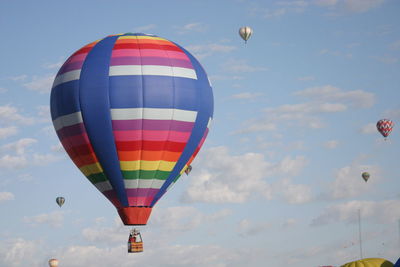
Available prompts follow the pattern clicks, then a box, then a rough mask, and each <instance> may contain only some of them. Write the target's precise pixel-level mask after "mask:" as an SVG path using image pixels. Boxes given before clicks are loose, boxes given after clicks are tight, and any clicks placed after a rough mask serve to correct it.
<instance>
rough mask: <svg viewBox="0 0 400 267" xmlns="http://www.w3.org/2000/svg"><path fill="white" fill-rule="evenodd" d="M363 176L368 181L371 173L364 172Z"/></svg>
mask: <svg viewBox="0 0 400 267" xmlns="http://www.w3.org/2000/svg"><path fill="white" fill-rule="evenodd" d="M361 177H362V178H363V179H364V181H365V182H367V181H368V179H369V177H370V174H369V173H368V172H363V173H362V174H361Z"/></svg>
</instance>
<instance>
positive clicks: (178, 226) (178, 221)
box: [149, 206, 231, 233]
mask: <svg viewBox="0 0 400 267" xmlns="http://www.w3.org/2000/svg"><path fill="white" fill-rule="evenodd" d="M230 213H231V212H230V211H229V210H220V211H217V212H215V213H211V214H204V213H202V212H201V211H199V210H198V209H196V208H194V207H190V206H177V207H168V208H166V209H163V210H158V211H157V213H156V214H154V216H152V218H151V221H150V223H149V224H150V225H151V226H152V227H157V228H161V229H162V231H166V232H169V233H171V232H186V231H190V230H193V229H195V228H197V227H199V226H200V225H204V224H205V223H206V222H207V223H213V222H215V221H218V220H221V219H223V218H225V217H227V216H228V215H230Z"/></svg>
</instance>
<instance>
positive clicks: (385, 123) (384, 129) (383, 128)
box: [376, 119, 394, 138]
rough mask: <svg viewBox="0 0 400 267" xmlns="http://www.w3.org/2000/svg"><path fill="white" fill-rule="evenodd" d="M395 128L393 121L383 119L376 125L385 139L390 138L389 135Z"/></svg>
mask: <svg viewBox="0 0 400 267" xmlns="http://www.w3.org/2000/svg"><path fill="white" fill-rule="evenodd" d="M393 126H394V123H393V121H391V120H388V119H382V120H379V121H378V122H377V123H376V128H377V129H378V131H379V132H380V133H381V135H383V137H385V138H386V137H388V136H389V134H390V133H391V132H392V130H393Z"/></svg>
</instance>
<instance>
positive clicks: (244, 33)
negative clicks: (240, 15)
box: [239, 26, 253, 42]
mask: <svg viewBox="0 0 400 267" xmlns="http://www.w3.org/2000/svg"><path fill="white" fill-rule="evenodd" d="M252 34H253V30H252V29H251V28H250V27H249V26H245V27H242V28H240V29H239V35H240V37H242V39H243V40H245V41H246V42H247V40H249V38H250V36H251V35H252Z"/></svg>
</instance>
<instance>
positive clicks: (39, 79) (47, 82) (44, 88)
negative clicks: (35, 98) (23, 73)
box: [23, 74, 54, 94]
mask: <svg viewBox="0 0 400 267" xmlns="http://www.w3.org/2000/svg"><path fill="white" fill-rule="evenodd" d="M53 81H54V75H53V74H47V75H45V76H33V78H32V80H31V81H30V82H27V83H24V84H23V86H24V87H26V88H28V89H29V90H32V91H37V92H39V93H42V94H44V93H49V92H50V90H51V87H52V85H53Z"/></svg>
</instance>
